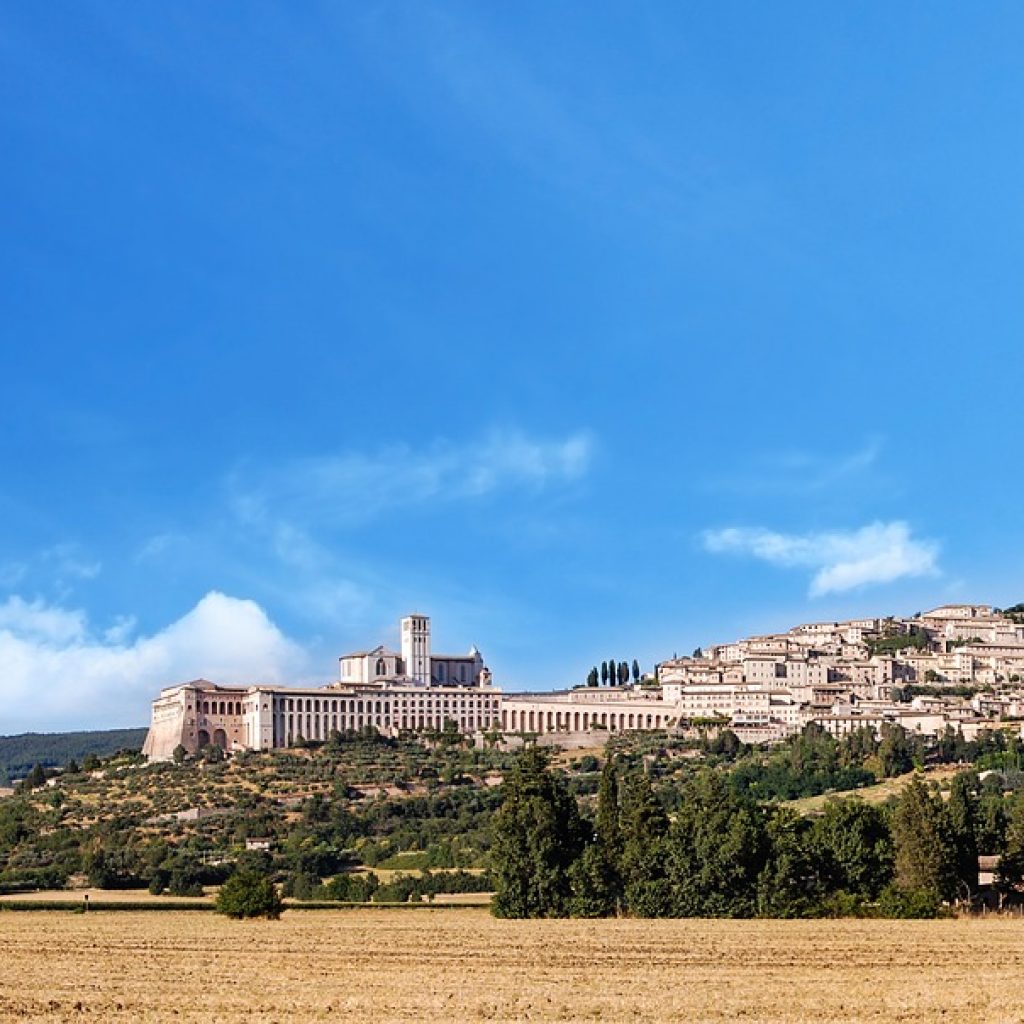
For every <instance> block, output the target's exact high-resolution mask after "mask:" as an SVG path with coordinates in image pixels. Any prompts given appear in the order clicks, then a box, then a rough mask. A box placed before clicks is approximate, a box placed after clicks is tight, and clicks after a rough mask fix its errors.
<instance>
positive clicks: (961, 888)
mask: <svg viewBox="0 0 1024 1024" xmlns="http://www.w3.org/2000/svg"><path fill="white" fill-rule="evenodd" d="M977 785H978V777H977V775H975V774H974V773H973V772H959V773H958V774H957V775H956V776H955V777H954V778H953V782H952V784H951V785H950V788H949V802H948V803H947V804H946V819H947V824H948V829H949V836H950V839H951V840H952V842H953V847H954V856H955V859H956V889H957V891H956V895H957V898H958V899H963V900H966V901H968V902H969V901H970V900H971V899H973V898H974V896H975V895H976V894H977V891H978V838H977V835H978V796H977Z"/></svg>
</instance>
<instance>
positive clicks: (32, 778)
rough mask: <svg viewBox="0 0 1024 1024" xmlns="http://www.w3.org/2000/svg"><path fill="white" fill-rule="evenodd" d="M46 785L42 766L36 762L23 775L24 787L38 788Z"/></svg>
mask: <svg viewBox="0 0 1024 1024" xmlns="http://www.w3.org/2000/svg"><path fill="white" fill-rule="evenodd" d="M45 785H46V772H45V771H44V770H43V766H42V765H41V764H39V763H38V762H37V763H36V764H35V765H34V766H33V768H32V771H30V772H29V773H28V775H27V776H25V782H24V788H25V789H26V790H28V789H38V788H39V787H40V786H45Z"/></svg>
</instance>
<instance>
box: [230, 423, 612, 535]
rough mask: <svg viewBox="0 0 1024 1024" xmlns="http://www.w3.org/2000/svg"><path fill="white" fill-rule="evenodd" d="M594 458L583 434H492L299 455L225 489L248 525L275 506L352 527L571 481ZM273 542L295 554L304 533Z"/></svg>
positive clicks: (244, 475)
mask: <svg viewBox="0 0 1024 1024" xmlns="http://www.w3.org/2000/svg"><path fill="white" fill-rule="evenodd" d="M592 455H593V441H592V439H591V437H590V436H589V435H588V434H586V433H582V432H580V433H574V434H570V435H569V436H567V437H563V438H556V439H541V438H534V437H530V436H528V435H526V434H524V433H522V432H519V431H493V432H492V433H490V434H488V435H487V436H485V437H484V438H482V439H480V440H478V441H473V442H469V443H464V444H457V443H454V442H451V441H445V440H439V441H436V442H434V443H433V444H432V445H429V446H427V447H425V448H423V449H416V448H413V447H411V446H409V445H405V444H403V445H394V446H391V447H388V448H382V449H380V450H378V451H376V452H371V453H365V452H355V451H353V452H342V453H339V454H336V455H325V456H320V457H315V458H305V459H299V460H296V461H293V462H291V463H288V464H286V465H284V466H280V467H276V468H272V469H270V470H266V471H262V472H253V471H251V470H245V469H243V470H239V471H237V472H236V473H234V474H233V475H232V478H231V481H230V489H231V492H232V501H233V504H234V508H235V511H236V513H237V514H238V515H239V517H240V518H241V519H242V520H243V521H246V522H250V523H254V522H255V523H258V522H261V521H265V520H266V519H267V518H268V516H270V514H271V512H272V509H273V508H277V509H288V510H290V514H291V515H292V516H293V517H294V516H296V515H297V516H299V517H300V518H303V519H315V520H320V521H323V520H329V521H330V522H331V523H333V524H335V525H346V524H350V525H351V524H354V523H358V522H363V521H366V520H368V519H372V518H374V517H375V516H378V515H380V514H382V513H384V512H386V511H389V510H392V509H397V508H408V507H410V506H415V505H423V504H427V503H434V502H453V501H463V500H474V499H479V498H483V497H486V496H488V495H491V494H493V493H495V492H497V491H500V490H503V489H508V488H512V487H518V488H522V487H526V488H530V489H532V490H535V491H540V490H543V489H545V488H549V487H552V486H555V485H565V484H569V483H572V482H573V481H576V480H578V479H580V478H581V477H583V476H584V474H585V473H586V472H587V469H588V468H589V466H590V462H591V458H592ZM277 539H278V540H279V541H281V542H282V543H283V544H285V546H286V547H287V548H288V549H289V550H291V551H293V552H294V550H295V547H296V543H297V542H298V541H300V540H301V537H298V536H296V535H290V536H281V535H280V532H279V531H278V537H277Z"/></svg>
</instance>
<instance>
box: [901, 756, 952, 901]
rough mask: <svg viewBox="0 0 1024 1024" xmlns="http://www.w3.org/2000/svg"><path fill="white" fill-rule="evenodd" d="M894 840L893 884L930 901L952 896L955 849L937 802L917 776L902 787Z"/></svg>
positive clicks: (944, 817)
mask: <svg viewBox="0 0 1024 1024" xmlns="http://www.w3.org/2000/svg"><path fill="white" fill-rule="evenodd" d="M892 831H893V839H894V840H895V843H896V885H897V886H898V887H899V888H900V889H902V890H903V891H904V892H908V893H919V894H921V895H922V896H925V897H927V898H928V899H931V900H936V901H942V900H951V899H954V898H955V896H956V849H955V846H954V844H953V843H952V842H951V840H950V836H949V828H948V824H947V821H946V816H945V813H944V809H943V807H942V804H941V801H939V800H938V799H936V798H934V797H932V795H931V794H930V793H929V792H928V790H927V789H926V788H925V786H924V783H922V782H921V780H920V778H918V777H916V776H915V777H914V779H913V780H912V781H911V782H910V784H909V785H908V786H907V787H906V788H905V789H904V790H903V793H902V794H901V795H900V798H899V800H898V802H897V804H896V809H895V811H894V812H893V818H892Z"/></svg>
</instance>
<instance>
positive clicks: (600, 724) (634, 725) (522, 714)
mask: <svg viewBox="0 0 1024 1024" xmlns="http://www.w3.org/2000/svg"><path fill="white" fill-rule="evenodd" d="M501 728H502V729H503V730H505V731H508V732H538V733H542V732H587V731H588V730H589V729H608V730H609V731H622V730H624V729H663V728H665V716H664V715H661V714H659V713H658V712H656V711H648V712H646V713H645V712H642V711H641V712H637V711H540V710H537V709H509V708H505V709H504V710H503V711H502V712H501Z"/></svg>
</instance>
